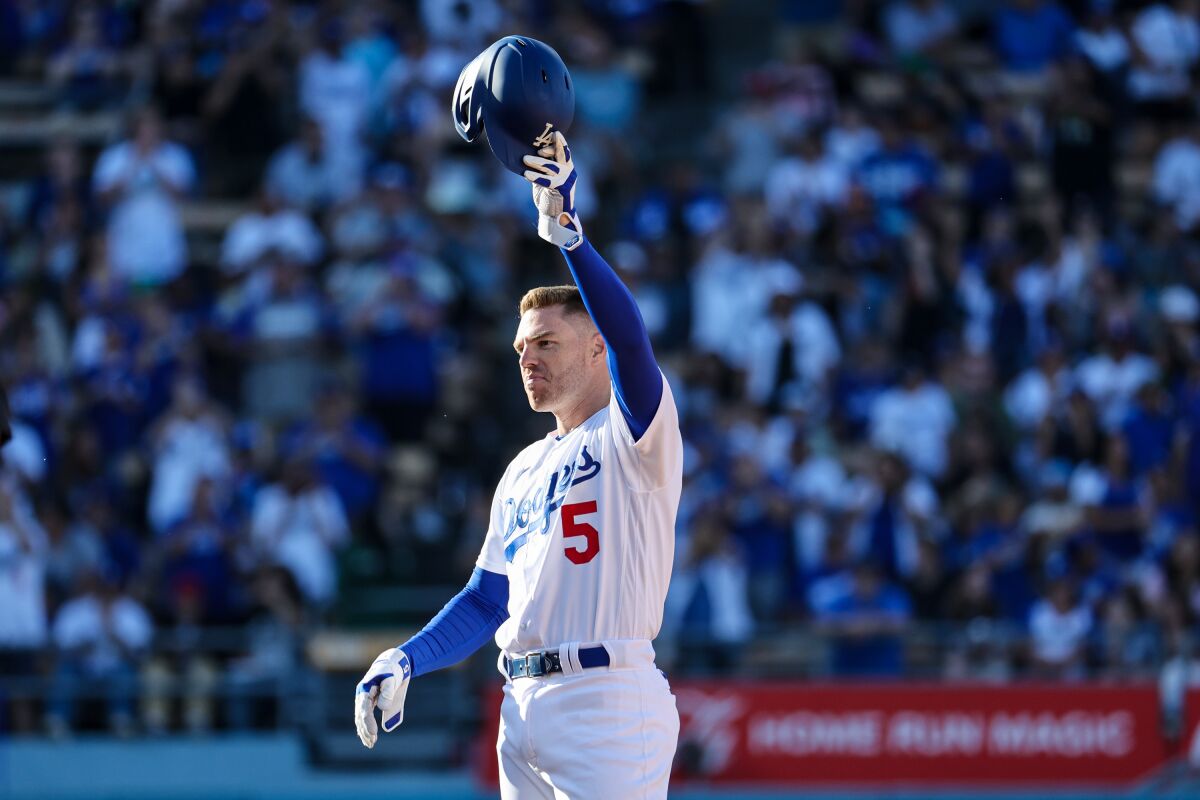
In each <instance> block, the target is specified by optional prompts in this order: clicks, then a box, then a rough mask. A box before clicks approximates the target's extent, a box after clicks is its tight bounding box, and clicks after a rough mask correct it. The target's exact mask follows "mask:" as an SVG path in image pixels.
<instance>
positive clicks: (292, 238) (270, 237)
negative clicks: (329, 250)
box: [221, 187, 323, 274]
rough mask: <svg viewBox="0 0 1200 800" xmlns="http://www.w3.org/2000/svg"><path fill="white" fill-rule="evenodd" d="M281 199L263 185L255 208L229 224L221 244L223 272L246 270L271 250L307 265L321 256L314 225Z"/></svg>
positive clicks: (319, 234) (232, 272)
mask: <svg viewBox="0 0 1200 800" xmlns="http://www.w3.org/2000/svg"><path fill="white" fill-rule="evenodd" d="M281 200H282V198H281V197H279V196H278V195H276V194H274V193H273V192H271V191H270V189H269V188H267V187H264V188H263V190H262V192H261V193H260V194H259V201H258V208H256V209H255V210H253V211H248V212H246V213H245V214H242V215H241V216H240V217H238V218H237V219H236V220H234V223H233V224H232V225H230V226H229V231H228V232H227V233H226V234H225V241H224V244H223V245H222V247H221V266H222V267H223V268H224V270H225V271H226V272H228V273H231V274H239V273H242V272H245V271H246V270H247V269H249V268H250V267H252V266H253V265H254V264H255V263H256V262H258V261H259V260H260V259H261V258H263V256H265V255H267V254H268V253H270V252H271V251H272V250H275V251H278V252H282V253H286V254H287V256H288V258H290V259H291V260H293V261H295V262H296V263H298V264H304V265H306V266H311V265H312V264H314V263H316V261H317V259H318V258H320V256H321V250H322V248H323V242H322V240H321V233H320V231H318V230H317V226H315V225H313V223H312V220H310V219H309V218H308V217H306V216H305V215H304V214H302V213H300V212H299V211H297V210H296V209H294V208H288V207H287V206H286V205H284V204H283V203H282V202H280V201H281Z"/></svg>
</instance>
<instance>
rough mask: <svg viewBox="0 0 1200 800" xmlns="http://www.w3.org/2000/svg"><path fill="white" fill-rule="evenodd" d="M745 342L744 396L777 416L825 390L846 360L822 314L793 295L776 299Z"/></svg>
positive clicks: (818, 307) (784, 295)
mask: <svg viewBox="0 0 1200 800" xmlns="http://www.w3.org/2000/svg"><path fill="white" fill-rule="evenodd" d="M747 338H748V346H747V347H746V348H745V357H746V359H745V361H744V362H743V363H744V365H745V369H746V395H747V397H748V398H749V399H750V400H751V401H753V402H754V403H755V404H757V405H762V406H766V407H767V408H769V409H771V410H774V411H778V410H780V409H781V408H782V407H783V405H784V403H785V401H786V400H787V399H788V397H789V396H796V393H797V392H799V393H800V396H802V397H806V396H809V395H811V393H812V390H819V389H820V388H821V387H823V386H824V385H825V383H826V380H827V378H828V376H829V373H830V371H831V370H832V369H833V368H834V367H835V366H837V363H838V361H839V360H840V359H841V355H842V352H841V346H840V345H839V344H838V340H837V334H836V333H835V332H834V328H833V323H832V322H830V321H829V316H828V315H827V314H826V313H825V311H824V309H822V308H821V307H820V306H819V305H817V304H816V303H814V302H812V301H801V300H799V299H798V298H797V296H796V295H795V294H794V293H790V292H779V293H776V294H775V296H774V297H773V298H772V299H771V305H770V307H769V309H768V312H767V316H765V317H762V318H760V319H758V320H756V321H755V322H753V323H751V324H750V326H749V331H748V333H747Z"/></svg>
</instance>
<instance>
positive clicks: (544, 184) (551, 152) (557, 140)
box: [524, 131, 583, 250]
mask: <svg viewBox="0 0 1200 800" xmlns="http://www.w3.org/2000/svg"><path fill="white" fill-rule="evenodd" d="M524 161H525V166H527V167H529V169H527V170H525V180H527V181H529V182H530V183H531V184H533V204H534V205H535V206H537V210H538V236H540V237H542V238H543V239H545V240H546V241H547V242H550V243H551V244H555V245H558V246H559V247H562V248H565V249H567V250H574V249H575V248H576V247H578V246H579V243H580V242H582V241H583V225H581V224H580V222H579V215H578V214H576V213H575V181H576V180H577V179H578V178H579V176H578V175H577V174H576V173H575V164H574V163H573V162H572V161H571V148H570V147H568V146H567V140H566V139H565V138H564V137H563V135H562V133H561V132H560V131H555V132H554V144H553V145H552V146H550V147H543V148H542V149H541V150H538V154H537V155H536V156H525V158H524Z"/></svg>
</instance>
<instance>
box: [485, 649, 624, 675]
mask: <svg viewBox="0 0 1200 800" xmlns="http://www.w3.org/2000/svg"><path fill="white" fill-rule="evenodd" d="M609 663H610V662H609V658H608V651H607V650H605V649H604V647H603V645H601V646H597V647H581V648H579V665H580V666H581V667H583V668H584V669H591V668H592V667H607V666H608V665H609ZM504 668H505V670H506V671H507V672H508V677H510V678H540V677H542V676H543V675H549V674H550V673H552V672H562V671H563V668H562V660H561V659H560V658H559V656H558V651H557V650H535V651H534V652H532V653H527V654H526V655H523V656H521V657H520V658H509V657H508V656H505V657H504Z"/></svg>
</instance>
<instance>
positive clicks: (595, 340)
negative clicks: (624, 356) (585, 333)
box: [592, 331, 608, 358]
mask: <svg viewBox="0 0 1200 800" xmlns="http://www.w3.org/2000/svg"><path fill="white" fill-rule="evenodd" d="M607 352H608V345H606V344H605V343H604V337H603V336H601V335H600V333H599V331H597V332H596V333H595V334H593V335H592V358H604V357H605V355H607Z"/></svg>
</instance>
